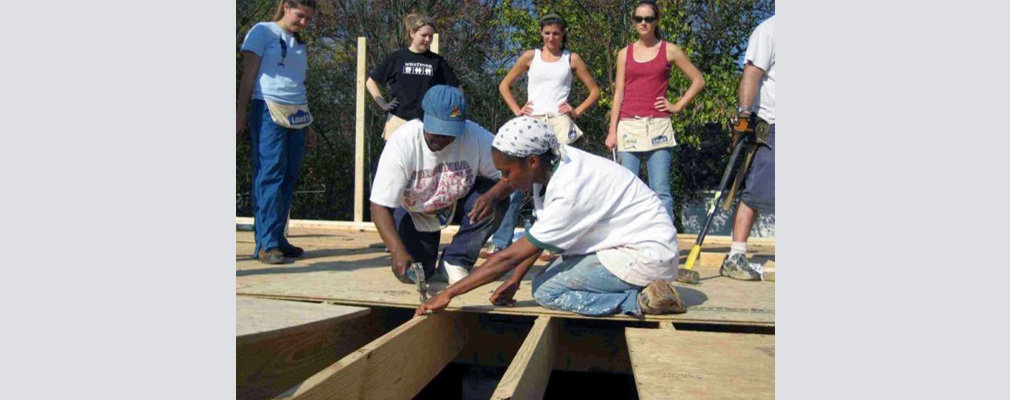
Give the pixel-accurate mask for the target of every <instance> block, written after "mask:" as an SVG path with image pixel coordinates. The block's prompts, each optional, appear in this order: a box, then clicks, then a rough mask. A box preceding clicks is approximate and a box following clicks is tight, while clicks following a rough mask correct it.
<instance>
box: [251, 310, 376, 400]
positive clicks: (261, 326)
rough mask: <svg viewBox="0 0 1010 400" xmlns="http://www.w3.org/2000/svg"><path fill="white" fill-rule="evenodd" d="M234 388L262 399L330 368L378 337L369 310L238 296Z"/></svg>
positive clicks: (252, 397)
mask: <svg viewBox="0 0 1010 400" xmlns="http://www.w3.org/2000/svg"><path fill="white" fill-rule="evenodd" d="M235 303H236V304H235V305H236V307H235V310H236V319H235V321H236V327H235V332H236V339H235V342H236V350H235V370H236V384H235V388H236V389H235V390H236V394H237V398H239V399H268V398H271V397H273V396H275V395H277V394H279V393H282V392H283V391H284V390H286V389H287V388H289V387H291V385H294V384H296V383H298V382H301V381H302V380H304V379H305V378H308V377H309V376H312V374H314V373H316V372H317V371H319V370H320V369H322V368H324V367H326V366H327V365H330V364H332V363H333V362H335V361H336V360H339V359H340V358H341V357H343V356H345V355H347V354H349V353H350V352H351V351H354V350H355V349H357V348H358V347H360V346H361V345H363V344H365V343H368V341H370V340H372V339H374V338H375V337H378V336H379V334H378V333H377V332H376V329H374V328H373V326H372V324H370V321H369V320H368V319H362V317H363V316H365V315H367V314H369V309H367V308H361V307H350V306H334V305H326V304H308V303H300V302H292V301H281V300H267V299H257V298H248V297H238V298H236V301H235Z"/></svg>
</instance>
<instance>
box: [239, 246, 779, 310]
mask: <svg viewBox="0 0 1010 400" xmlns="http://www.w3.org/2000/svg"><path fill="white" fill-rule="evenodd" d="M289 240H290V241H291V242H292V243H293V244H295V245H297V246H301V247H303V248H304V249H305V250H306V253H305V254H304V255H303V257H302V258H300V259H297V260H295V261H293V262H290V263H287V264H281V265H265V264H261V263H259V262H258V261H256V260H252V259H251V255H252V252H253V247H254V245H253V237H252V232H247V231H239V232H237V233H236V250H235V252H236V293H237V294H239V295H243V296H256V297H268V298H282V299H304V300H317V301H331V302H335V303H339V304H351V305H365V306H370V305H372V306H387V307H404V308H415V307H417V305H418V293H417V291H416V290H415V286H414V285H412V284H405V283H401V282H400V281H398V280H397V279H396V278H394V277H393V274H392V272H391V270H390V257H389V254H388V253H385V252H384V251H383V250H382V248H381V243H382V240H381V239H380V238H379V235H378V234H377V233H376V232H358V231H352V230H342V229H319V228H293V229H291V231H290V234H289ZM450 240H451V236H450V235H443V236H442V244H443V246H445V245H446V244H448V243H449V241H450ZM691 244H692V243H688V242H682V243H681V247H680V248H681V253H682V255H683V256H686V255H687V252H688V251H689V250H690V248H691V247H690V246H691ZM728 247H729V246H728V244H718V245H710V246H705V251H713V252H720V251H727V250H728ZM751 247H752V248H751V249H750V250H751V251H752V252H754V253H756V255H755V258H769V257H771V258H774V246H768V245H765V246H751ZM544 265H545V264H544V263H538V264H537V266H535V267H534V268H533V269H532V270H531V271H530V273H529V274H527V276H526V277H525V278H524V280H523V285H522V287H521V288H520V290H519V292H518V293H517V294H516V301H517V302H516V305H515V306H513V307H496V306H492V305H491V304H490V303H489V302H488V297H489V296H490V295H491V292H492V291H493V290H494V289H495V288H497V286H498V284H499V283H498V282H492V283H489V284H487V285H485V286H482V287H480V288H477V289H475V290H473V291H471V292H470V293H467V294H465V295H463V296H460V297H457V298H455V299H453V300H452V303H450V304H449V309H450V310H461V311H468V312H479V313H491V314H510V315H525V316H539V315H552V316H559V317H565V318H590V317H582V316H580V315H577V314H573V313H568V312H561V311H554V310H549V309H546V308H543V307H541V306H539V305H538V304H536V302H534V301H533V297H532V293H531V290H530V282H531V279H532V277H533V276H535V275H537V274H539V273H541V272H542V271H543V269H544ZM478 268H479V264H478ZM698 272H699V273H700V274H701V277H702V278H701V283H702V284H701V285H697V286H690V285H681V286H680V287H679V292H680V294H681V297H682V298H683V300H684V302H685V304H686V305H687V306H688V307H689V308H688V312H687V313H686V314H679V315H663V316H648V317H646V319H647V320H656V321H668V320H672V321H680V322H695V323H715V324H734V325H760V326H774V325H775V283H774V282H741V281H735V280H732V279H729V278H725V277H721V276H719V271H718V268H715V267H710V266H705V265H702V266H701V267H699V268H698ZM446 286H447V285H446V283H445V282H438V281H435V282H431V288H430V290H429V295H433V294H435V293H437V291H439V290H441V289H444V288H445V287H446ZM592 318H597V317H592ZM606 318H607V319H618V320H633V319H634V318H632V317H628V316H613V317H606Z"/></svg>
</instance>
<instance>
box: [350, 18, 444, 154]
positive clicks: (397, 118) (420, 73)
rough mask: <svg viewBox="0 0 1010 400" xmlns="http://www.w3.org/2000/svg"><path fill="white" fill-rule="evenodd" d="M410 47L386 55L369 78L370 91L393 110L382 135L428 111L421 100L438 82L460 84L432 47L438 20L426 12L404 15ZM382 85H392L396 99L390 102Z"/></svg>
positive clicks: (390, 89)
mask: <svg viewBox="0 0 1010 400" xmlns="http://www.w3.org/2000/svg"><path fill="white" fill-rule="evenodd" d="M403 27H404V30H405V32H407V37H406V39H407V41H408V46H407V47H406V48H403V49H400V50H397V51H394V52H392V53H390V54H389V55H388V56H386V59H385V60H383V61H382V64H380V65H379V66H378V67H376V68H375V69H374V70H372V73H371V74H369V75H368V80H367V81H365V87H366V88H368V93H369V94H371V95H372V99H373V100H375V104H377V105H378V106H379V108H381V109H382V111H386V112H389V115H388V116H387V117H386V125H385V127H384V128H383V130H382V138H383V139H386V140H389V137H390V135H392V134H393V131H395V130H396V128H399V127H400V125H403V123H404V122H407V121H410V120H412V119H415V118H418V117H420V116H421V115H422V114H424V110H422V109H421V100H422V99H424V94H425V93H427V92H428V89H429V88H431V87H432V86H435V85H449V86H456V87H459V80H458V79H457V78H456V74H455V73H454V72H453V71H452V68H450V67H449V64H448V63H446V62H445V59H444V58H442V56H440V55H438V54H435V53H433V52H432V51H431V50H430V46H431V41H432V39H433V38H434V36H435V31H436V29H435V20H434V19H432V18H431V17H429V16H427V15H424V14H409V15H407V16H406V17H404V18H403ZM379 85H382V86H388V87H389V92H390V96H391V97H392V99H391V100H390V101H388V102H387V101H386V100H385V99H384V98H383V96H382V92H381V91H380V89H379Z"/></svg>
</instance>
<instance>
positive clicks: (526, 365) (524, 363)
mask: <svg viewBox="0 0 1010 400" xmlns="http://www.w3.org/2000/svg"><path fill="white" fill-rule="evenodd" d="M560 325H561V319H560V318H556V317H551V316H547V315H544V316H541V317H539V318H537V320H536V322H534V323H533V329H531V330H530V333H529V334H528V335H527V336H526V340H525V341H523V344H522V347H520V348H519V352H518V353H517V354H516V356H515V358H513V359H512V363H511V364H509V367H508V369H507V370H506V371H505V375H504V376H503V377H502V379H501V381H500V382H499V383H498V387H497V388H496V389H495V391H494V395H492V396H491V398H492V399H540V398H542V397H543V396H544V390H545V389H547V380H548V379H549V378H550V376H551V370H552V369H553V367H554V355H555V354H556V352H557V349H556V347H557V346H556V345H557V343H558V336H559V333H558V331H559V330H560V329H561V328H560Z"/></svg>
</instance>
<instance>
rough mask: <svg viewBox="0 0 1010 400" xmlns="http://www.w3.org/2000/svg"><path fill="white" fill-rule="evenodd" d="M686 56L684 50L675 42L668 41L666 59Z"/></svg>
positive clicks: (671, 59)
mask: <svg viewBox="0 0 1010 400" xmlns="http://www.w3.org/2000/svg"><path fill="white" fill-rule="evenodd" d="M681 57H685V54H684V51H683V50H681V49H680V47H679V46H677V44H675V43H673V42H666V59H667V60H670V61H673V60H676V59H678V58H681Z"/></svg>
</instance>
